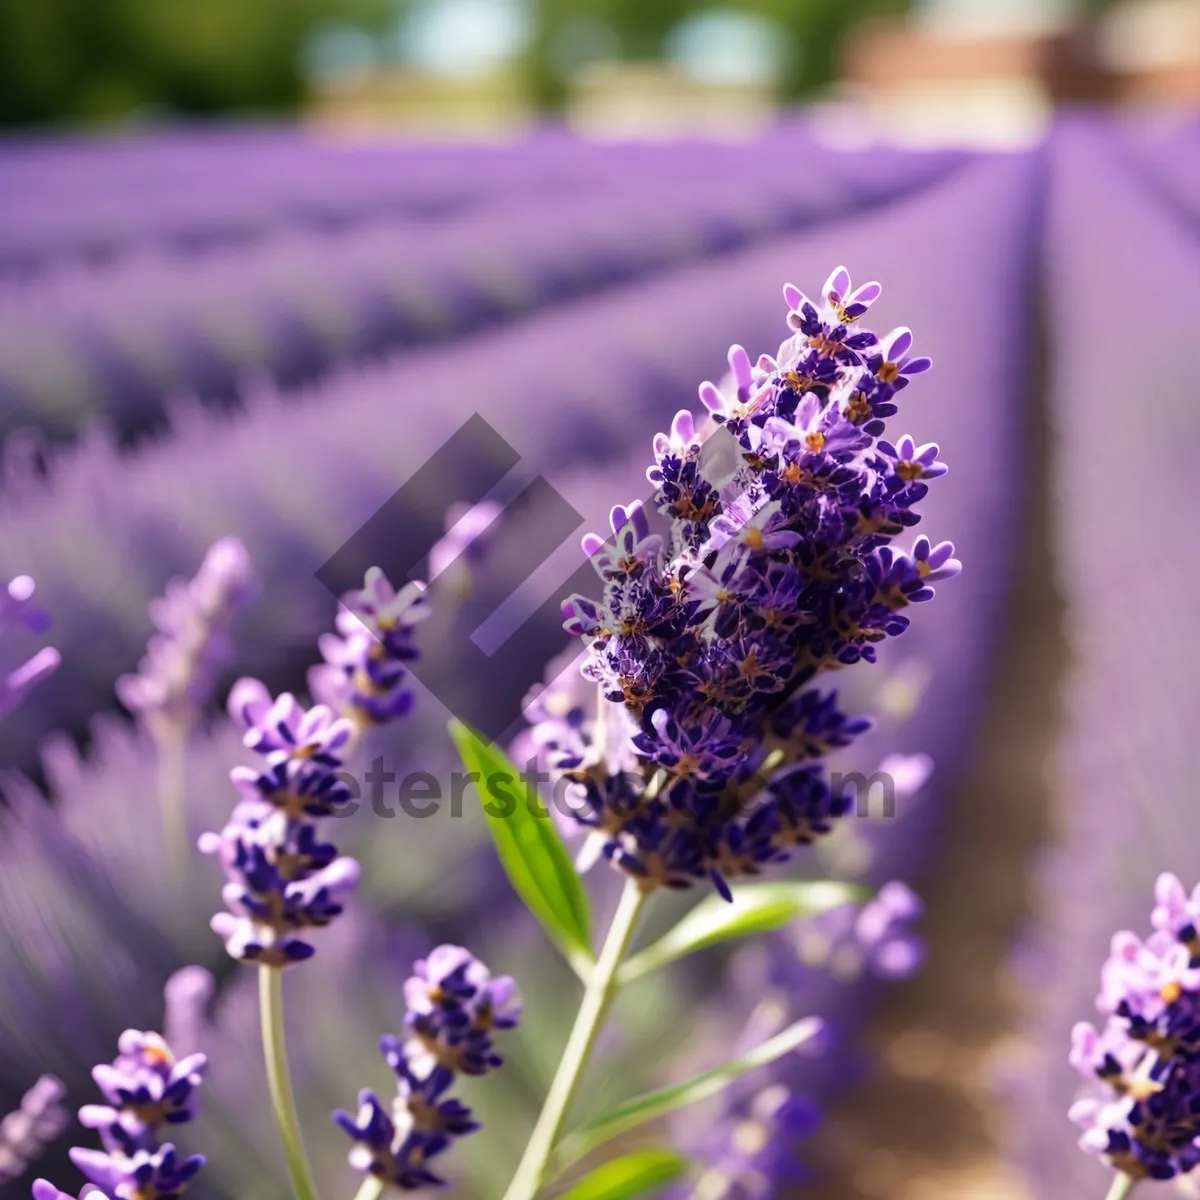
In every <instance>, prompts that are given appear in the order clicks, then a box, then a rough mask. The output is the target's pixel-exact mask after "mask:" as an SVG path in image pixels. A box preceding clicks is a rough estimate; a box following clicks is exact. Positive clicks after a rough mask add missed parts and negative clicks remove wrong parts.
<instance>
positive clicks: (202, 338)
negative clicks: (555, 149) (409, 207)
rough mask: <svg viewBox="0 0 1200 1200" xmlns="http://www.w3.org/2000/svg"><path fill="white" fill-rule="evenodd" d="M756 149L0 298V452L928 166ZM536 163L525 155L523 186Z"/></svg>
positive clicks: (321, 367) (586, 275)
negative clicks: (848, 167) (15, 440)
mask: <svg viewBox="0 0 1200 1200" xmlns="http://www.w3.org/2000/svg"><path fill="white" fill-rule="evenodd" d="M772 148H773V150H774V151H775V153H774V154H773V155H772V156H771V157H769V158H768V159H766V161H765V162H764V160H763V159H762V158H760V157H759V156H758V154H759V152H758V150H755V151H751V150H749V149H744V150H742V151H740V152H739V153H738V154H737V155H736V156H735V155H734V153H733V152H732V151H730V150H723V151H719V152H713V151H710V150H708V149H698V150H696V151H695V152H694V154H693V156H692V157H690V158H688V159H686V160H683V161H682V162H680V161H676V162H668V164H665V165H664V164H659V165H657V166H655V167H654V168H653V169H650V168H649V164H647V169H646V170H643V171H641V172H636V173H635V172H632V171H629V170H622V169H621V166H622V164H621V163H620V161H619V160H618V161H617V162H616V163H614V164H613V165H614V167H616V168H617V170H616V172H615V174H614V176H613V178H612V179H611V180H610V181H608V182H606V183H604V184H602V185H599V186H594V187H588V188H579V189H577V190H575V191H574V192H571V193H569V194H561V193H560V192H559V191H556V189H555V188H554V187H552V186H547V187H546V188H545V189H538V190H537V191H536V192H535V193H533V194H529V193H526V194H521V193H520V192H518V193H515V194H511V195H509V196H507V197H502V198H500V199H495V200H491V201H489V203H487V204H486V205H481V206H476V207H473V208H469V209H467V210H466V211H465V212H461V213H459V214H458V215H455V216H451V217H447V218H445V219H443V220H440V221H437V222H434V223H430V222H429V221H427V220H420V219H412V218H408V219H405V218H399V219H389V220H381V221H375V222H370V223H366V224H360V225H358V226H356V227H354V228H353V229H351V230H341V231H335V232H314V231H312V230H310V229H293V230H291V231H288V232H283V233H281V234H279V235H277V236H275V237H272V238H269V239H266V240H264V241H262V242H260V243H259V244H258V245H257V246H256V247H255V248H253V249H250V250H242V249H238V250H236V251H229V252H211V253H208V254H206V255H203V256H201V257H198V258H196V259H194V260H192V261H190V262H189V263H188V264H187V267H186V271H187V286H186V287H180V286H179V280H180V270H181V266H180V263H179V260H178V256H176V255H172V254H168V253H161V254H155V255H148V256H142V257H140V258H138V259H136V260H133V261H131V262H129V263H128V264H127V265H125V266H122V267H119V268H115V269H113V270H111V271H96V270H94V269H90V268H78V269H75V270H71V271H66V272H60V273H57V274H56V275H55V276H53V277H50V278H47V279H44V280H42V279H39V280H37V281H35V282H33V283H28V284H21V285H18V286H13V287H8V288H4V289H0V413H2V414H3V415H2V416H0V439H2V438H3V437H4V436H5V435H7V434H9V433H11V432H12V431H13V430H14V429H17V428H20V427H22V426H29V427H33V428H36V429H38V430H40V431H42V433H43V434H45V435H47V436H49V437H51V438H62V437H69V436H73V435H74V434H75V433H76V432H77V431H78V429H79V427H80V426H81V425H83V424H85V423H87V422H89V421H94V420H99V419H106V420H108V421H110V422H111V423H112V424H113V425H114V426H115V427H116V428H117V430H118V431H119V433H120V434H122V435H123V436H126V437H129V436H132V435H134V434H136V433H139V432H142V431H144V430H145V429H146V428H147V427H148V426H149V427H153V426H155V425H158V424H161V422H162V420H163V418H164V410H165V406H166V403H167V401H168V399H169V398H170V397H171V396H174V395H180V394H187V395H192V396H196V397H199V398H200V399H202V400H212V401H220V402H230V401H233V400H235V399H237V398H238V397H239V394H240V393H241V392H242V391H243V390H244V387H245V384H246V380H247V378H248V377H250V376H253V375H261V376H265V377H267V378H270V379H272V380H273V381H274V382H276V383H278V384H279V385H280V386H283V387H295V386H297V385H299V384H302V383H305V382H309V381H311V380H313V379H315V378H318V377H319V376H321V375H323V374H325V373H326V372H327V371H328V370H330V369H331V368H332V367H334V366H336V365H337V364H340V363H345V362H350V361H355V360H359V359H363V358H367V357H373V356H378V355H380V354H382V353H385V352H387V351H388V350H390V349H393V348H395V347H398V346H405V345H412V344H418V343H425V342H433V341H438V340H445V339H447V338H449V337H451V336H455V337H460V336H462V335H463V334H464V333H467V332H469V331H471V330H472V329H474V328H477V327H480V326H483V325H486V324H490V323H495V322H497V321H502V320H505V319H511V318H513V317H514V316H517V315H519V314H522V313H527V312H530V311H532V310H536V309H537V308H539V307H542V306H545V305H549V304H553V303H562V302H563V301H565V300H568V299H570V298H573V297H577V296H580V295H584V294H587V293H589V292H591V291H595V290H597V289H602V288H605V287H611V286H614V285H617V284H622V283H628V282H630V281H633V280H636V279H638V278H641V277H644V276H647V275H652V274H654V273H656V272H659V271H662V270H664V269H668V268H670V267H672V266H675V265H677V264H680V263H684V262H687V261H689V260H692V259H697V258H704V257H707V256H709V255H713V254H718V253H727V252H730V251H733V250H735V249H737V248H739V247H742V246H745V245H748V244H752V243H754V242H756V241H760V240H762V239H764V238H768V237H771V236H778V235H780V234H782V233H784V232H786V231H788V230H792V229H797V228H802V227H804V226H807V225H810V224H813V223H816V222H818V221H820V220H822V219H826V220H827V219H830V218H832V217H839V216H846V215H848V214H851V213H854V212H858V211H862V210H863V209H865V208H867V207H869V206H870V205H871V204H873V203H877V202H879V200H880V199H887V200H894V199H896V198H897V197H899V196H903V195H904V194H905V192H906V190H908V189H919V188H920V187H922V186H928V185H929V184H930V183H932V182H935V181H936V180H938V179H939V178H940V177H941V175H942V174H944V173H945V170H946V169H947V168H946V166H945V164H944V163H943V162H942V161H941V160H939V159H937V158H933V159H931V160H929V161H928V162H927V163H923V164H922V165H923V166H924V167H925V168H926V169H925V170H923V171H916V172H909V173H908V174H907V175H903V174H902V175H900V176H899V177H898V178H889V179H888V181H887V183H888V190H886V191H885V190H884V189H882V188H880V187H879V186H878V184H873V185H872V186H863V185H862V184H861V183H860V182H859V181H858V180H856V179H855V178H854V174H853V172H852V171H846V172H844V174H842V175H841V176H840V177H839V169H838V166H837V164H838V163H839V162H840V159H839V158H838V157H837V156H836V155H834V154H832V153H830V152H824V153H821V154H818V152H817V151H816V150H814V149H813V148H812V147H811V146H810V145H809V144H808V143H807V142H806V141H805V140H804V139H801V138H798V137H796V136H786V137H785V136H778V137H777V138H776V139H775V142H774V143H773V144H772ZM512 154H513V157H514V158H517V159H520V158H521V157H522V156H523V155H524V154H525V151H524V150H520V151H513V152H512ZM797 158H800V159H802V160H806V161H807V164H808V166H809V170H806V171H803V172H798V170H797V166H796V160H797ZM688 168H690V169H688ZM540 169H541V164H540V163H539V161H538V159H537V156H536V155H531V161H529V162H528V164H527V170H528V172H529V176H530V178H531V179H536V178H537V174H538V172H539V170H540ZM361 186H362V187H363V188H364V191H366V190H368V187H369V186H373V185H369V179H368V178H364V179H363V180H362V181H361ZM532 187H533V185H532V184H531V185H530V189H531V191H532Z"/></svg>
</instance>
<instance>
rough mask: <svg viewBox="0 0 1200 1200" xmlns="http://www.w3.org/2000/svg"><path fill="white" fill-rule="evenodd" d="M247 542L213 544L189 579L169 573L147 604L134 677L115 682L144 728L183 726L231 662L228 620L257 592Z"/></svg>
mask: <svg viewBox="0 0 1200 1200" xmlns="http://www.w3.org/2000/svg"><path fill="white" fill-rule="evenodd" d="M258 590H259V589H258V583H257V581H256V579H255V577H254V570H253V567H252V565H251V563H250V556H249V554H247V552H246V547H245V546H244V545H242V543H241V542H240V541H239V540H238V539H237V538H232V537H230V538H222V539H221V540H220V541H219V542H215V543H214V544H213V545H212V546H211V547H210V548H209V551H208V553H207V554H206V555H205V556H204V561H203V562H202V563H201V565H200V570H199V572H197V574H196V577H195V578H194V579H173V580H171V582H170V583H168V584H167V588H166V593H165V594H164V595H163V596H162V597H160V598H159V599H157V600H154V601H152V602H151V604H150V619H151V620H152V621H153V622H154V625H155V628H156V629H157V630H158V633H157V634H155V636H154V637H152V638H151V639H150V642H149V644H148V645H147V647H146V655H145V657H144V658H143V659H142V661H141V663H140V664H139V666H138V673H137V674H136V675H122V676H121V678H120V679H118V680H117V696H118V698H119V699H120V701H121V703H122V704H124V705H125V707H126V708H128V709H130V710H131V711H133V712H135V713H138V714H140V715H141V716H142V718H143V719H144V720H146V721H147V722H149V723H150V724H151V726H154V725H156V724H159V723H162V722H174V723H177V724H183V725H186V724H187V723H189V722H190V721H192V720H194V719H195V716H196V714H197V713H198V712H199V711H200V710H201V709H202V708H203V707H204V705H206V704H207V703H208V702H209V701H210V700H211V699H212V694H213V691H214V689H215V688H216V685H217V677H218V676H219V674H220V672H221V671H222V670H223V669H224V668H225V667H227V666H228V665H229V664H230V662H232V661H233V643H232V641H231V640H230V637H229V624H230V622H231V621H232V620H233V618H234V616H235V615H236V614H237V613H238V612H239V611H240V610H241V609H243V608H245V607H246V606H247V605H249V604H250V603H252V602H253V601H254V599H255V598H256V597H257V595H258Z"/></svg>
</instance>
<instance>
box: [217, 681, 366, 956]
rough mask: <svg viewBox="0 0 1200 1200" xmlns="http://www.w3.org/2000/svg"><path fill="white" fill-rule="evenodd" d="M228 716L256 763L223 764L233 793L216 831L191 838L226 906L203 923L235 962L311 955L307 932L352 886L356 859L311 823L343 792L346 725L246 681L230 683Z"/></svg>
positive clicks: (334, 911)
mask: <svg viewBox="0 0 1200 1200" xmlns="http://www.w3.org/2000/svg"><path fill="white" fill-rule="evenodd" d="M229 713H230V716H231V717H232V718H233V720H234V721H235V723H237V724H239V725H240V726H241V727H242V729H243V730H244V731H245V737H244V741H245V744H246V745H247V746H248V747H249V748H250V749H252V750H256V751H258V753H259V754H261V755H262V756H263V758H264V764H263V766H262V767H260V768H250V767H235V768H234V769H233V771H232V772H231V773H230V779H231V780H232V782H233V784H234V786H235V787H236V788H237V789H238V791H239V792H240V793H241V796H242V799H241V801H240V803H238V804H237V805H236V807H235V808H234V810H233V814H232V816H231V817H230V820H229V823H228V824H227V825H226V826H225V828H224V829H223V830H222V831H221V832H220V833H219V834H216V833H206V834H205V835H204V836H203V837H202V838H201V839H200V850H201V853H204V854H212V855H215V856H216V857H217V860H218V861H219V862H220V864H221V866H222V868H223V869H224V871H225V875H226V879H227V882H226V884H225V887H224V889H223V890H222V893H221V895H222V899H223V900H224V902H225V904H226V907H227V908H228V910H229V911H227V912H223V913H218V914H217V915H216V916H215V917H214V918H213V920H212V928H213V931H214V932H215V933H216V934H217V935H218V936H219V937H220V938H221V939H222V940H223V941H224V943H225V948H226V949H227V950H228V951H229V953H230V955H232V956H233V957H234V958H236V959H238V960H239V961H240V962H252V963H257V964H258V965H260V966H264V967H275V968H282V967H286V966H289V965H291V964H292V963H297V962H302V961H303V960H305V959H307V958H311V957H312V955H313V953H314V950H313V947H312V946H311V945H310V944H309V942H308V941H307V940H306V939H307V937H308V935H309V933H310V932H311V931H312V930H314V929H318V928H321V927H323V926H326V925H328V924H329V923H330V922H331V921H333V920H334V918H335V917H337V916H339V915H340V914H341V912H342V901H343V900H344V899H345V897H346V896H348V895H349V894H350V893H351V892H352V891H353V890H354V888H355V886H356V885H357V883H358V875H359V867H358V863H357V862H356V861H355V860H354V859H352V858H348V857H339V856H338V852H337V847H335V846H333V845H332V844H330V843H327V842H323V841H321V840H320V837H319V835H318V829H317V824H316V820H315V818H317V817H322V816H328V815H329V814H331V813H332V812H334V811H335V810H336V809H337V808H338V807H340V806H341V805H343V804H345V803H346V801H347V800H349V799H350V790H349V788H348V787H347V785H346V783H345V782H344V781H343V780H342V779H340V778H339V769H340V768H341V766H342V759H341V752H342V751H343V749H344V748H345V747H346V746H347V745H348V744H349V741H350V737H351V734H352V726H351V725H350V722H348V721H345V720H341V719H339V718H337V717H335V715H334V714H333V713H332V712H331V711H330V710H329V709H327V708H324V707H322V706H319V705H318V706H317V707H316V708H312V709H309V710H307V711H305V710H304V709H303V708H301V706H300V705H299V704H298V703H297V702H296V700H295V698H294V697H292V696H291V695H288V694H286V693H285V694H283V695H281V696H279V697H278V698H277V699H273V698H272V697H271V694H270V693H269V692H268V691H267V689H266V688H265V687H264V686H263V685H262V684H261V683H260V682H259V681H258V680H256V679H242V680H239V681H238V682H237V683H236V684H235V685H234V688H233V691H232V692H231V693H230V696H229Z"/></svg>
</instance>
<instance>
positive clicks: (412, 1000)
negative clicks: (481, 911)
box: [333, 945, 521, 1191]
mask: <svg viewBox="0 0 1200 1200" xmlns="http://www.w3.org/2000/svg"><path fill="white" fill-rule="evenodd" d="M404 1000H405V1005H406V1007H407V1009H408V1011H407V1014H406V1016H405V1025H406V1027H407V1029H408V1037H407V1038H406V1039H401V1038H398V1037H393V1036H390V1035H388V1036H385V1037H383V1038H381V1039H380V1043H379V1048H380V1051H381V1052H382V1053H383V1056H384V1058H385V1059H386V1060H387V1064H388V1066H389V1067H391V1068H392V1070H393V1071H394V1072H395V1074H396V1096H395V1099H394V1101H393V1103H392V1106H391V1109H390V1115H389V1110H388V1109H386V1108H385V1107H384V1105H383V1104H382V1103H381V1101H380V1100H379V1098H378V1096H376V1094H375V1093H374V1092H373V1091H371V1090H370V1089H369V1088H364V1089H363V1090H362V1091H361V1092H359V1094H358V1104H359V1107H358V1112H357V1113H356V1114H355V1115H353V1116H352V1115H351V1114H350V1113H347V1112H344V1111H342V1110H338V1111H337V1112H335V1113H334V1114H333V1119H334V1120H335V1121H336V1122H337V1124H338V1125H339V1126H341V1128H342V1129H343V1130H345V1132H346V1133H347V1134H349V1136H350V1137H351V1138H352V1139H353V1140H354V1146H353V1148H352V1149H351V1151H350V1155H349V1162H350V1165H351V1166H352V1167H353V1168H354V1169H355V1170H356V1171H361V1172H363V1173H364V1174H369V1175H373V1176H375V1177H376V1178H377V1179H381V1180H383V1181H385V1182H386V1183H390V1184H392V1185H393V1186H395V1187H398V1188H400V1189H402V1190H404V1191H413V1190H416V1189H418V1188H422V1187H427V1186H437V1185H439V1184H442V1183H444V1182H445V1180H444V1179H442V1178H441V1177H440V1176H439V1175H437V1174H435V1173H434V1172H433V1171H432V1170H431V1169H430V1168H429V1165H428V1164H429V1160H430V1159H432V1158H434V1157H436V1156H437V1155H439V1154H442V1153H443V1152H444V1151H445V1150H447V1149H448V1148H449V1147H450V1146H451V1145H452V1144H453V1142H454V1139H455V1138H459V1137H462V1136H464V1135H465V1134H468V1133H474V1132H475V1131H476V1130H477V1129H479V1128H480V1125H479V1123H478V1122H477V1121H475V1119H474V1118H473V1117H472V1114H471V1110H470V1109H469V1108H467V1107H466V1105H464V1104H462V1103H461V1102H460V1101H458V1100H455V1099H453V1098H450V1097H447V1095H446V1093H447V1091H448V1090H449V1088H450V1086H451V1085H452V1084H453V1082H454V1079H455V1077H456V1075H458V1074H464V1075H483V1074H486V1073H487V1072H488V1071H490V1070H493V1069H495V1068H496V1067H499V1066H500V1065H501V1064H502V1063H503V1059H502V1058H501V1057H500V1056H499V1055H498V1054H497V1053H496V1052H495V1048H494V1044H493V1040H492V1034H493V1032H494V1031H496V1030H500V1029H513V1028H515V1027H516V1026H517V1024H518V1022H519V1021H520V1017H521V1005H520V1000H519V999H518V997H517V990H516V984H515V983H514V982H513V980H512V979H511V978H509V977H508V976H501V977H499V978H496V979H493V978H492V977H491V973H490V972H489V971H488V969H487V967H486V966H484V964H483V963H482V962H480V961H479V959H477V958H475V957H474V955H472V954H471V953H470V952H469V951H468V950H465V949H463V947H461V946H449V945H446V946H438V947H437V948H436V949H435V950H433V951H432V953H431V954H430V955H429V957H428V958H423V959H419V960H418V961H417V962H416V963H414V964H413V975H412V977H411V978H410V979H409V980H408V981H407V983H406V984H405V986H404Z"/></svg>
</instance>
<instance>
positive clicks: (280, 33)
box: [0, 0, 1200, 140]
mask: <svg viewBox="0 0 1200 1200" xmlns="http://www.w3.org/2000/svg"><path fill="white" fill-rule="evenodd" d="M3 14H4V25H5V31H6V35H5V39H4V45H3V47H2V48H0V56H2V57H0V122H2V123H3V124H4V125H5V126H10V127H13V128H27V129H28V128H33V129H47V128H62V127H65V126H79V125H86V126H91V127H93V128H96V127H99V128H105V129H109V130H111V129H113V128H125V129H129V128H139V127H146V126H153V125H154V124H156V123H162V122H164V121H180V120H196V119H212V118H215V117H223V116H226V117H227V116H236V117H239V118H246V117H249V118H253V119H256V120H270V119H279V118H281V117H287V118H299V119H301V120H303V121H305V122H312V123H316V124H318V125H321V126H330V125H332V126H335V127H338V128H342V129H358V130H374V131H377V132H378V131H381V130H395V131H404V132H406V133H410V134H420V135H426V136H429V135H434V136H442V135H445V134H447V133H450V132H453V133H455V134H458V135H460V136H467V137H479V136H482V135H503V134H511V133H513V132H514V131H518V130H520V129H523V128H527V127H529V126H530V125H531V124H533V123H536V122H538V121H540V120H543V119H544V118H545V117H546V116H547V115H553V116H555V117H561V118H562V119H564V120H565V121H566V123H567V124H568V125H569V126H570V127H572V128H577V129H580V130H583V131H586V132H588V133H592V134H601V135H604V134H607V135H610V136H628V135H648V136H652V135H654V134H659V135H668V136H669V135H671V134H677V133H680V132H684V131H704V132H724V133H734V132H738V131H743V132H744V131H746V130H753V129H756V128H758V127H760V126H761V125H762V123H763V122H764V121H767V120H770V119H771V117H772V115H773V114H775V113H777V112H778V111H779V109H780V107H781V106H784V105H789V104H795V103H796V102H800V101H803V102H810V103H811V102H820V103H821V104H826V105H843V104H844V105H846V106H848V112H847V114H845V115H846V116H847V118H849V114H850V112H858V110H860V109H861V110H862V111H865V112H867V113H869V114H871V115H872V116H873V117H875V118H877V119H878V120H881V121H883V122H885V124H887V126H888V127H889V128H890V129H891V131H892V132H894V133H895V134H897V135H898V136H903V137H905V138H906V139H908V138H930V137H947V136H955V135H957V136H959V137H964V138H970V139H973V140H978V139H980V138H984V139H1004V138H1013V137H1019V136H1021V135H1023V134H1024V135H1029V134H1031V133H1032V132H1034V131H1036V130H1037V129H1038V128H1040V127H1041V125H1042V124H1043V123H1044V121H1045V119H1046V114H1047V107H1048V105H1049V104H1050V103H1052V102H1054V101H1072V100H1084V99H1087V100H1103V101H1105V102H1109V103H1118V104H1120V103H1133V102H1139V101H1140V102H1145V101H1187V100H1190V99H1194V98H1195V95H1196V90H1197V86H1198V85H1197V82H1196V57H1197V54H1200V50H1198V49H1197V46H1198V43H1200V37H1198V36H1197V32H1196V20H1197V18H1196V14H1195V7H1194V5H1192V4H1191V3H1190V2H1189V0H1128V2H1122V0H1007V2H1005V0H918V2H916V3H904V2H903V0H869V2H865V3H862V4H857V5H850V6H847V5H836V4H822V3H818V2H816V0H755V2H753V3H752V2H750V0H742V2H739V3H729V4H724V5H722V4H705V3H699V2H696V0H649V2H646V3H635V2H634V0H297V2H285V0H256V2H255V3H253V4H239V3H236V2H235V0H211V2H210V3H206V4H204V5H194V4H187V3H183V2H182V0H103V2H101V3H87V2H85V0H50V2H48V3H45V4H30V3H25V2H22V0H5V3H4V7H3ZM859 115H861V112H859Z"/></svg>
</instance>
